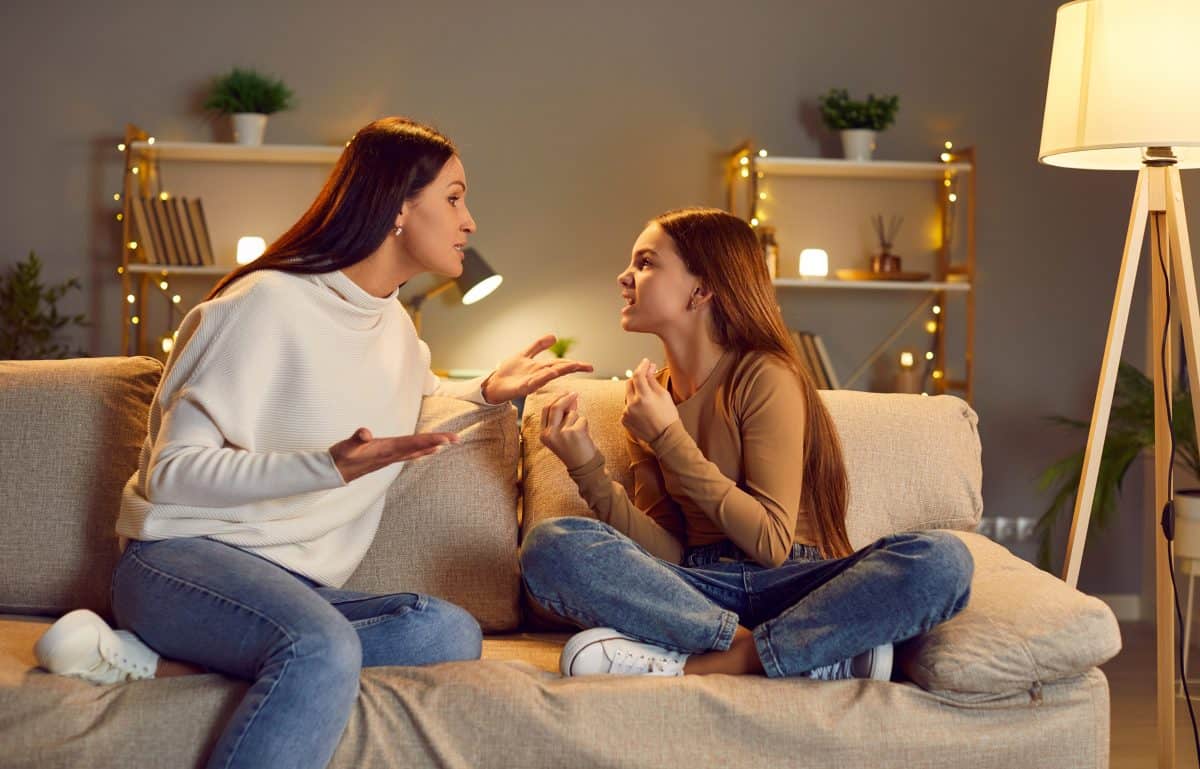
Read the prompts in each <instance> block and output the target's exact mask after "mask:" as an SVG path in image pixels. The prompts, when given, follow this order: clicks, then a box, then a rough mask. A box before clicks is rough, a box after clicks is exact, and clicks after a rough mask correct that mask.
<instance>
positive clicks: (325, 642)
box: [291, 616, 362, 701]
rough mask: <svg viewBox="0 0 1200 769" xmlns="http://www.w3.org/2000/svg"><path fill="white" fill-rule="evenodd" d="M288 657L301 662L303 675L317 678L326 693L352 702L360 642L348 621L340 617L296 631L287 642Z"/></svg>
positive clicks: (355, 694)
mask: <svg viewBox="0 0 1200 769" xmlns="http://www.w3.org/2000/svg"><path fill="white" fill-rule="evenodd" d="M291 654H292V659H293V660H295V661H296V662H300V663H303V667H304V669H305V673H304V675H307V676H311V677H312V678H313V679H314V680H317V681H320V683H321V688H322V690H323V691H326V692H339V693H341V694H343V695H345V696H347V697H349V698H350V700H351V701H353V698H354V697H355V696H357V693H358V676H359V673H360V672H362V643H361V642H360V641H359V638H358V633H357V632H356V631H355V629H354V626H353V625H351V624H350V622H349V621H348V620H346V619H344V618H342V617H340V616H338V617H336V618H332V617H331V618H328V619H325V620H324V621H322V622H320V623H318V624H316V625H314V626H313V627H310V628H304V629H302V630H300V631H299V632H298V633H297V635H296V637H295V640H294V641H293V643H292V644H291Z"/></svg>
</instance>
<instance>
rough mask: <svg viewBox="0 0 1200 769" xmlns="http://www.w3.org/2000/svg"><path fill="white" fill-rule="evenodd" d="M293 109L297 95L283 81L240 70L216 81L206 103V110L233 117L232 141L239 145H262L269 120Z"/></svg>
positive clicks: (235, 69)
mask: <svg viewBox="0 0 1200 769" xmlns="http://www.w3.org/2000/svg"><path fill="white" fill-rule="evenodd" d="M293 106H295V102H294V94H293V93H292V91H291V89H290V88H288V87H287V86H286V85H284V84H283V81H282V80H272V79H271V78H269V77H266V76H264V75H261V74H259V73H258V72H255V71H254V70H252V69H240V68H238V67H234V68H233V70H232V71H231V72H230V73H229V74H227V75H222V76H221V77H218V78H217V79H216V80H214V81H213V84H212V89H211V90H210V91H209V94H208V100H207V101H205V102H204V108H205V109H207V110H212V111H214V112H217V113H220V114H222V115H231V116H232V117H233V140H234V141H235V142H237V143H238V144H262V140H263V133H265V132H266V130H267V116H268V115H271V114H274V113H276V112H282V111H284V110H287V109H291V108H292V107H293Z"/></svg>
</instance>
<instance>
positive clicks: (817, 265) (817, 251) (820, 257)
mask: <svg viewBox="0 0 1200 769" xmlns="http://www.w3.org/2000/svg"><path fill="white" fill-rule="evenodd" d="M827 275H829V254H828V253H826V252H825V250H824V249H821V248H806V249H804V250H803V251H801V252H800V277H802V278H824V277H826V276H827Z"/></svg>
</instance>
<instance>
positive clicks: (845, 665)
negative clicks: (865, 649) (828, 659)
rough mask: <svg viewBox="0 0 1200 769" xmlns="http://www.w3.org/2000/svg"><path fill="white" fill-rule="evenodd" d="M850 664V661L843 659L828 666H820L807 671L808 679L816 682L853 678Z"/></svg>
mask: <svg viewBox="0 0 1200 769" xmlns="http://www.w3.org/2000/svg"><path fill="white" fill-rule="evenodd" d="M850 663H851V660H848V659H845V660H841V661H839V662H834V663H832V664H829V665H822V666H821V667H819V668H813V669H812V670H810V671H808V677H809V678H812V679H815V680H817V681H840V680H842V679H844V678H854V672H853V670H852V669H851V667H850Z"/></svg>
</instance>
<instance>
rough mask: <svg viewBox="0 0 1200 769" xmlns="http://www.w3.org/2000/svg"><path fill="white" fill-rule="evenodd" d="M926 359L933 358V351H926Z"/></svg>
mask: <svg viewBox="0 0 1200 769" xmlns="http://www.w3.org/2000/svg"><path fill="white" fill-rule="evenodd" d="M925 360H933V353H932V352H927V353H925Z"/></svg>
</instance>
